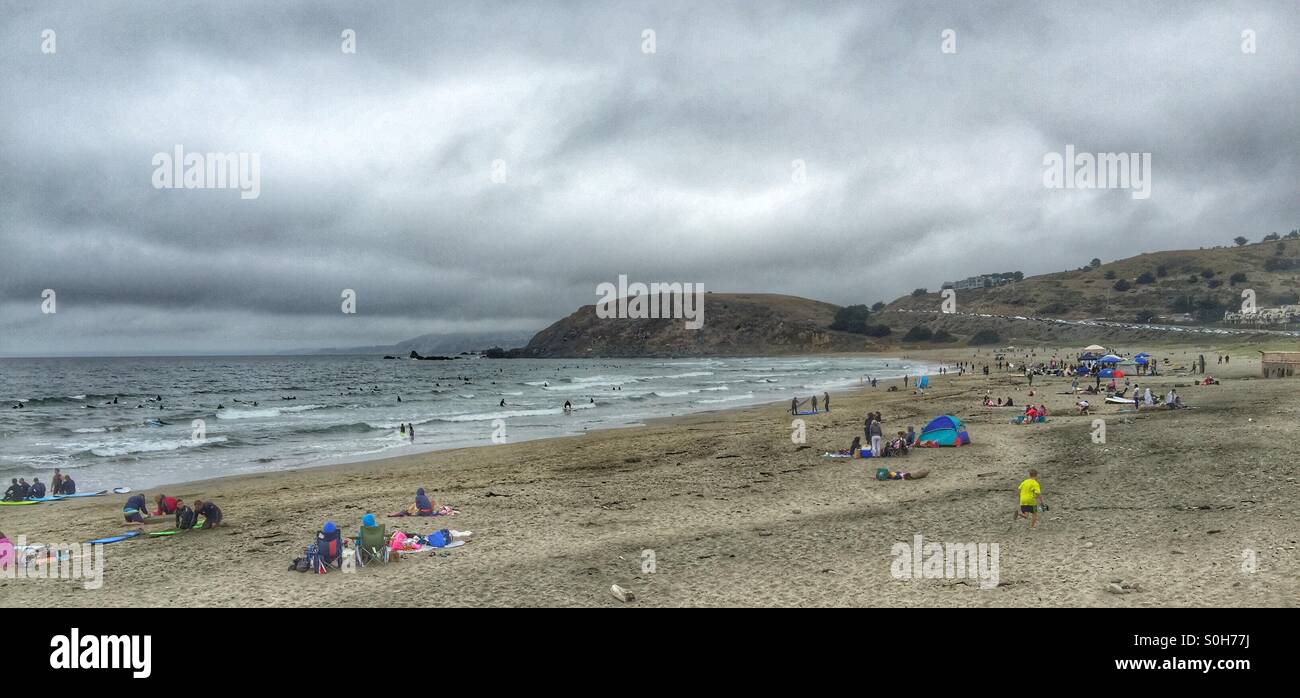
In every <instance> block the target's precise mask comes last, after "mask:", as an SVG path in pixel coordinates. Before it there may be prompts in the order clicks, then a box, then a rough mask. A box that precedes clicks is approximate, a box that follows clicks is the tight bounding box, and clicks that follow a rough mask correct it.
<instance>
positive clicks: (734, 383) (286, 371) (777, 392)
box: [0, 356, 927, 491]
mask: <svg viewBox="0 0 1300 698" xmlns="http://www.w3.org/2000/svg"><path fill="white" fill-rule="evenodd" d="M926 368H927V367H926V366H924V365H923V364H921V363H919V362H907V361H903V360H899V359H888V358H834V357H821V356H818V357H781V358H741V359H731V358H727V359H697V360H657V359H635V360H633V359H627V360H617V359H568V360H563V359H559V360H533V359H522V360H491V359H480V358H466V359H457V360H455V361H413V360H409V359H399V360H384V359H381V358H379V357H375V356H321V357H238V358H224V357H192V358H173V357H166V358H90V359H87V358H60V359H0V476H2V477H3V478H4V482H5V483H6V485H7V484H8V480H9V479H10V478H15V477H26V478H27V479H28V481H30V480H31V478H32V476H36V477H40V478H41V480H42V481H44V482H46V483H48V482H49V479H50V476H51V475H52V474H53V472H54V469H55V468H61V469H63V471H64V472H66V473H69V474H71V475H72V476H73V478H74V479H75V480H76V481H77V486H78V489H79V490H81V491H87V490H91V489H103V488H109V487H116V486H120V485H126V486H130V487H133V488H142V487H152V486H156V485H161V484H166V483H173V482H182V481H188V480H195V479H201V478H209V477H218V476H223V475H233V474H240V473H254V472H268V471H278V470H286V469H291V468H302V467H309V466H312V465H323V464H327V463H333V462H341V461H352V460H364V459H368V458H378V457H387V456H396V455H402V454H406V453H414V452H419V451H428V450H435V449H444V448H456V447H461V446H475V445H487V444H491V443H493V435H494V433H497V434H501V430H502V428H503V429H504V434H503V435H504V439H505V440H506V441H507V442H517V441H524V440H530V439H539V438H546V437H552V436H561V435H572V434H581V433H583V432H584V431H589V430H594V429H607V428H618V427H626V426H634V425H638V424H642V423H644V421H645V420H647V419H650V418H654V417H663V416H671V415H682V414H689V413H694V412H703V411H708V410H719V409H729V408H733V407H739V406H745V405H753V404H760V403H767V402H775V401H788V400H789V399H790V398H791V397H792V396H795V395H798V396H800V397H804V398H806V397H808V396H810V395H812V394H814V393H816V394H818V395H820V394H821V393H822V392H823V391H830V392H831V393H832V394H833V393H834V392H835V391H836V390H842V389H846V388H852V387H856V386H858V385H859V384H860V381H861V380H862V378H863V377H864V376H868V375H869V376H874V377H876V378H878V379H886V378H896V377H899V376H902V375H904V374H912V375H917V374H920V373H923V372H925V370H926ZM399 397H400V399H401V400H400V402H399V401H398V398H399ZM114 398H116V399H117V404H113V400H114ZM159 398H161V400H159ZM501 400H505V403H506V404H505V406H504V407H502V406H501ZM565 400H569V401H570V402H571V403H572V406H573V410H572V412H571V413H569V414H566V413H565V412H564V410H563V405H564V402H565ZM19 402H21V403H23V404H24V407H23V408H22V409H16V408H14V407H13V406H14V405H16V404H18V403H19ZM832 408H834V401H833V400H832ZM195 420H202V422H203V429H204V432H205V438H203V439H198V440H196V439H194V438H193V436H194V428H195V427H194V422H195ZM498 420H499V421H498ZM402 423H410V424H414V425H415V432H416V440H415V443H414V444H412V443H411V442H410V440H409V439H408V438H407V437H406V436H405V435H403V434H401V433H400V431H399V425H400V424H402Z"/></svg>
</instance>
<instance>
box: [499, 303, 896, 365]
mask: <svg viewBox="0 0 1300 698" xmlns="http://www.w3.org/2000/svg"><path fill="white" fill-rule="evenodd" d="M838 309H839V306H836V305H833V304H830V303H823V302H821V301H815V300H809V299H807V298H798V297H795V296H782V295H776V294H732V293H708V294H705V296H704V325H703V326H702V327H700V328H699V329H695V330H691V329H687V328H686V321H685V320H682V319H653V320H642V319H621V318H599V317H597V315H596V306H595V305H586V306H583V307H581V308H579V309H578V310H577V312H575V313H573V314H572V315H569V316H568V317H566V318H564V319H563V320H560V321H559V322H556V323H555V324H553V325H551V326H550V327H547V328H546V329H544V330H542V331H541V332H538V333H537V335H536V336H534V337H533V338H532V340H531V341H530V342H528V345H527V346H525V347H522V348H519V349H512V350H510V351H509V352H507V353H506V354H507V356H510V357H512V358H573V357H604V358H610V357H621V358H637V357H681V356H771V355H779V354H804V353H814V352H836V351H869V350H871V349H872V348H873V346H874V344H873V342H872V340H871V339H870V338H868V337H864V336H861V335H856V334H850V333H846V332H837V331H834V330H830V329H827V328H828V327H829V326H830V324H831V322H832V320H834V318H835V311H837V310H838Z"/></svg>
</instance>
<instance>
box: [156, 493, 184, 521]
mask: <svg viewBox="0 0 1300 698" xmlns="http://www.w3.org/2000/svg"><path fill="white" fill-rule="evenodd" d="M178 501H180V500H178V499H176V498H175V497H168V496H167V495H165V494H160V495H158V499H157V503H158V508H157V509H156V510H155V511H154V512H153V515H154V516H171V515H173V514H175V513H176V503H177V502H178Z"/></svg>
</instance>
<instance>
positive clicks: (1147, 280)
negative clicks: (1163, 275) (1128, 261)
mask: <svg viewBox="0 0 1300 698" xmlns="http://www.w3.org/2000/svg"><path fill="white" fill-rule="evenodd" d="M1137 282H1138V283H1140V284H1154V283H1155V282H1156V277H1155V274H1152V273H1151V272H1149V271H1144V272H1142V274H1141V275H1139V276H1138V278H1137Z"/></svg>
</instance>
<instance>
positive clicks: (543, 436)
mask: <svg viewBox="0 0 1300 698" xmlns="http://www.w3.org/2000/svg"><path fill="white" fill-rule="evenodd" d="M355 356H370V355H355ZM153 358H158V357H153ZM185 358H204V357H185ZM215 358H228V357H215ZM250 358H265V359H278V358H281V357H275V356H256V357H250ZM320 358H326V359H331V358H337V357H334V356H324V357H320ZM371 358H373V357H371ZM708 358H710V359H718V360H725V359H727V358H734V359H737V360H764V359H772V360H778V361H779V360H788V359H819V358H825V359H869V360H877V361H880V360H890V361H893V360H898V361H899V362H903V363H906V362H913V363H915V364H916V365H915V366H913V367H912V369H913V370H914V371H915V372H919V371H923V370H927V371H929V372H930V373H931V374H932V375H937V372H938V370H939V366H940V363H938V362H936V361H931V360H925V359H909V358H906V357H902V356H898V355H894V354H890V355H884V354H877V353H869V352H854V353H828V354H791V355H779V356H770V357H752V356H745V357H708ZM572 360H573V359H534V361H553V362H566V361H572ZM603 360H605V359H591V361H603ZM652 360H657V359H652ZM889 370H891V371H896V370H899V369H889ZM900 379H901V378H887V379H881V380H882V381H897V380H900ZM867 387H869V386H864V385H861V384H856V385H849V386H841V387H834V388H830V387H827V388H821V389H820V390H819V392H825V393H836V394H837V395H847V394H852V393H853V392H854V391H858V390H863V389H865V388H867ZM805 392H807V391H806V390H805ZM557 397H558V399H563V398H564V396H563V395H559V396H557ZM788 399H789V396H786V397H782V398H778V399H769V396H758V397H752V398H750V399H748V400H736V401H734V402H730V403H722V404H716V405H707V406H699V407H698V408H695V409H691V405H690V404H683V405H680V406H674V407H673V408H672V409H675V410H678V411H677V413H675V414H673V413H669V414H658V415H654V416H640V417H636V418H634V420H632V421H628V422H622V423H617V424H612V423H611V424H597V425H594V426H591V427H590V428H588V427H578V428H582V432H577V433H574V432H569V433H565V432H542V433H538V434H537V435H533V436H524V437H522V438H518V439H512V440H510V441H508V442H507V443H512V444H522V443H530V442H538V441H546V440H549V439H560V438H569V437H577V436H585V435H586V434H589V433H595V432H601V431H610V430H613V431H618V430H624V429H631V428H638V427H643V426H646V425H647V424H649V423H651V422H655V421H659V420H664V419H675V418H679V417H685V416H690V415H697V414H708V413H718V412H730V411H733V410H742V409H748V408H752V407H762V406H768V405H773V404H780V403H783V402H784V401H786V400H788ZM606 406H607V407H610V408H617V407H618V406H617V405H615V404H614V403H606ZM263 409H275V407H274V406H268V407H266V408H263ZM555 409H559V408H555ZM575 412H576V411H575ZM218 419H219V417H218ZM506 421H508V420H506ZM483 424H488V422H486V421H484V422H483ZM420 426H421V430H422V431H423V430H424V429H425V426H424V423H423V422H421V423H420ZM394 433H396V432H394ZM426 433H430V434H431V438H430V439H428V440H425V441H421V442H420V443H418V444H411V443H410V442H407V441H405V437H402V438H403V443H401V444H400V445H394V446H390V447H386V448H381V449H379V450H376V451H372V452H369V453H359V454H343V455H330V456H325V457H321V458H317V459H314V460H307V461H299V462H296V463H294V464H291V465H284V466H281V467H277V468H274V469H264V470H257V469H254V470H243V469H244V468H258V467H260V466H261V465H265V463H262V464H259V462H258V460H257V459H256V458H255V455H256V454H252V455H248V456H247V459H246V460H243V461H241V462H239V463H238V464H233V465H232V469H234V470H235V471H236V472H229V473H226V474H219V475H210V476H204V477H184V476H180V479H175V480H165V481H158V482H154V481H150V484H149V485H147V486H143V487H142V486H137V485H136V484H134V483H132V482H130V481H129V478H121V479H119V480H113V481H111V482H109V481H105V482H100V483H99V484H98V485H96V486H94V487H86V486H84V485H83V482H82V478H81V477H79V476H77V473H78V471H79V470H81V469H82V468H80V467H75V468H68V467H67V466H64V469H67V470H68V471H69V473H71V474H73V475H74V477H77V479H78V481H79V482H78V485H79V488H81V489H83V490H84V491H95V490H100V489H103V490H112V489H113V488H116V487H123V486H125V487H130V488H132V490H149V489H153V490H157V489H159V488H166V487H179V486H188V485H194V484H199V483H203V482H206V481H208V480H223V479H227V478H232V477H243V476H249V477H251V476H255V475H263V474H275V473H285V472H293V471H297V470H307V469H314V468H327V467H334V466H339V465H347V464H354V463H369V462H375V461H385V460H390V459H400V458H409V457H418V456H422V455H426V454H430V453H435V452H442V451H462V450H465V449H472V448H481V447H485V446H495V445H501V444H496V443H493V442H492V441H491V439H490V438H478V439H474V440H467V439H465V438H463V436H462V437H453V440H451V441H450V443H446V444H444V443H438V435H437V434H436V432H433V430H432V429H430V431H429V432H426ZM413 446H414V448H413ZM172 453H177V454H183V453H184V451H183V450H182V451H173V452H172ZM173 460H182V459H181V458H176V459H173ZM274 460H280V461H286V462H293V461H294V458H293V457H292V456H284V455H281V456H277V457H276V458H275V459H274ZM95 465H97V464H95V463H91V464H89V465H88V466H85V469H87V470H88V469H91V468H94V467H95ZM143 465H144V466H146V467H147V466H148V465H149V463H144V464H143ZM51 470H52V468H45V469H43V470H42V471H41V472H40V473H38V476H39V477H47V476H48V474H49V471H51ZM15 472H17V471H15Z"/></svg>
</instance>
